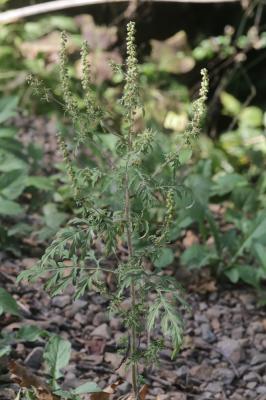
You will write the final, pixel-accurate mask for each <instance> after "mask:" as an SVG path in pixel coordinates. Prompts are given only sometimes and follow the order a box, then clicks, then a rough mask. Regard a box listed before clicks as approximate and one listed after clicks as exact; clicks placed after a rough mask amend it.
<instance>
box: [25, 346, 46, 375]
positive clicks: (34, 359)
mask: <svg viewBox="0 0 266 400" xmlns="http://www.w3.org/2000/svg"><path fill="white" fill-rule="evenodd" d="M42 356H43V348H42V347H35V348H34V349H33V350H32V351H31V352H30V354H29V355H28V356H27V357H26V359H25V365H26V366H27V367H30V368H33V369H36V370H38V369H39V368H40V367H41V365H42Z"/></svg>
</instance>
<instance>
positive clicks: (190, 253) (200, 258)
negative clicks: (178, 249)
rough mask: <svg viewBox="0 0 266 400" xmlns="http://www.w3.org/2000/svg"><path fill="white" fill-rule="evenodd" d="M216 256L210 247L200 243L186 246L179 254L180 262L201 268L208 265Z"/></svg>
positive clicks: (190, 266)
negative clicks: (180, 254)
mask: <svg viewBox="0 0 266 400" xmlns="http://www.w3.org/2000/svg"><path fill="white" fill-rule="evenodd" d="M215 258H216V255H215V253H214V252H213V250H212V249H210V248H208V247H205V246H202V245H200V244H193V245H192V246H190V247H188V248H187V249H186V250H185V251H184V253H183V254H182V256H181V262H182V264H184V265H187V266H188V267H189V268H201V267H205V266H206V265H209V264H210V263H211V262H212V261H213V260H214V259H215Z"/></svg>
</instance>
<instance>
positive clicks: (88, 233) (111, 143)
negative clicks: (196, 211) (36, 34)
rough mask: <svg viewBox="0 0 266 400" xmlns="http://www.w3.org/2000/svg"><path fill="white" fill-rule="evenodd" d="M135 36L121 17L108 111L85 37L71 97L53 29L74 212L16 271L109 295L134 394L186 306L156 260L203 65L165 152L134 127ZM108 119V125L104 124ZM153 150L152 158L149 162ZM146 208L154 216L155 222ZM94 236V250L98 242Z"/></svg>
mask: <svg viewBox="0 0 266 400" xmlns="http://www.w3.org/2000/svg"><path fill="white" fill-rule="evenodd" d="M134 36H135V25H134V23H133V22H130V23H129V24H128V27H127V62H126V69H125V71H124V70H123V68H122V66H120V65H114V64H112V67H113V69H114V71H115V72H117V71H119V73H120V74H122V75H123V79H124V82H125V86H124V92H123V96H122V98H121V99H120V100H119V102H118V106H117V108H116V110H117V111H118V112H119V115H118V116H116V115H114V114H113V113H112V111H110V110H108V111H106V110H104V109H103V107H102V105H99V104H98V103H97V100H96V97H95V94H94V91H93V85H92V84H91V81H90V66H89V64H88V62H87V57H88V46H87V44H86V43H84V45H83V47H82V51H81V60H82V73H83V75H82V81H81V83H82V88H83V90H84V102H83V104H81V105H80V103H79V102H78V101H77V98H76V97H75V95H74V94H73V93H72V91H71V89H70V88H71V85H70V77H69V73H68V68H67V57H66V44H67V38H66V35H65V34H64V33H63V34H62V45H61V52H60V81H61V88H62V92H63V98H64V101H65V110H66V112H67V113H68V115H69V118H70V119H71V120H72V123H73V126H74V128H75V129H74V131H75V142H74V145H73V144H72V148H71V147H70V146H69V145H67V144H66V141H65V137H64V136H63V135H62V133H60V134H59V135H58V142H59V147H60V149H61V152H62V155H63V158H64V162H65V165H66V171H67V174H68V176H69V179H70V181H71V185H72V192H73V196H74V198H75V201H76V204H77V214H78V215H77V217H76V218H74V219H72V220H71V221H70V222H69V224H68V226H67V227H66V228H64V229H62V230H60V231H59V232H58V234H57V235H56V238H55V239H54V241H53V242H52V243H51V245H50V246H49V247H48V248H47V249H46V251H45V253H44V255H43V257H42V259H41V260H40V262H39V264H38V265H37V267H35V268H34V269H32V270H28V271H24V272H22V273H21V274H20V276H19V279H23V278H24V279H33V278H36V277H39V276H41V275H43V274H48V278H47V281H46V284H45V286H46V289H48V290H49V291H50V292H51V294H52V295H56V294H58V293H61V292H62V291H63V290H64V289H65V288H66V287H67V286H68V285H73V286H74V287H75V289H76V293H75V298H78V297H80V296H82V295H84V293H85V292H86V291H87V290H89V289H94V290H97V291H99V292H100V293H101V294H103V295H105V296H107V297H108V298H109V300H110V305H109V310H110V312H111V313H116V314H118V315H119V316H121V317H122V319H123V321H124V325H125V327H126V328H127V331H128V335H127V337H126V338H125V341H124V342H125V343H124V344H125V353H124V356H125V357H124V358H125V360H126V363H127V365H128V366H129V367H130V368H131V371H132V386H133V395H134V397H135V399H136V400H138V399H139V398H140V397H139V385H140V375H139V373H138V364H139V363H140V362H142V361H144V362H148V363H149V362H154V361H156V359H157V358H158V353H159V351H160V350H161V349H162V347H163V340H161V339H159V338H158V335H159V334H160V331H159V327H160V330H161V333H162V334H163V335H164V336H169V337H170V338H171V340H172V346H173V357H174V356H175V355H176V354H177V352H178V350H179V348H180V346H181V344H182V335H183V321H182V317H181V315H180V313H179V312H177V307H178V304H179V305H180V306H181V307H186V306H187V304H186V302H185V300H184V297H183V294H182V288H181V286H180V284H179V283H178V282H177V281H176V280H175V278H173V277H169V276H163V275H161V274H160V273H159V271H160V268H161V267H162V266H163V265H165V262H166V263H169V262H171V261H173V257H172V256H171V254H170V255H169V251H168V244H169V241H170V237H169V232H170V230H171V228H172V225H173V223H174V219H175V215H176V212H177V207H178V204H179V205H180V199H181V200H182V199H183V197H185V198H186V197H189V195H188V194H189V190H188V189H187V188H185V187H184V186H183V185H182V182H181V179H180V178H179V176H178V173H177V172H178V168H179V166H180V164H181V162H184V161H185V160H186V159H187V158H189V155H190V153H191V149H192V147H193V143H194V140H195V139H196V138H197V137H198V135H199V131H200V126H201V122H202V117H203V115H204V112H205V102H206V98H207V91H208V77H207V71H206V70H202V84H201V89H200V95H199V98H198V100H196V101H195V102H194V103H193V104H192V109H191V113H192V117H191V120H190V122H189V123H188V125H187V128H186V129H185V131H184V132H183V135H182V138H181V141H180V144H179V146H178V147H177V148H175V149H174V150H172V151H167V152H166V153H164V151H163V148H164V147H161V136H160V135H157V133H156V132H154V131H153V129H152V127H149V126H148V127H146V128H142V127H141V128H138V126H139V125H138V121H139V120H140V119H141V120H142V119H143V114H144V112H143V111H144V110H143V104H142V100H141V87H140V84H139V73H138V63H137V55H136V45H135V42H134ZM30 83H31V84H32V85H33V87H34V88H35V90H36V91H37V93H38V95H39V96H40V95H41V96H42V94H43V93H47V92H46V89H45V88H44V87H43V85H42V83H41V82H39V81H38V80H37V79H36V78H31V80H30ZM110 118H112V119H113V121H114V123H113V124H110V123H109V124H108V121H109V120H110ZM80 146H86V147H87V148H88V150H93V151H94V153H93V154H94V155H95V156H92V160H91V166H90V167H85V168H82V166H81V167H80V166H79V165H77V163H75V162H74V158H75V155H76V154H77V152H78V149H79V148H80ZM154 154H156V155H157V154H158V155H159V157H158V159H157V161H156V165H155V167H154V168H151V166H153V165H154V162H152V163H150V160H152V158H153V156H154ZM181 158H182V160H181ZM154 215H155V216H158V215H160V216H161V217H160V221H159V222H158V219H157V218H154ZM99 244H101V246H100V248H102V249H103V250H99ZM165 260H166V261H165ZM66 261H67V262H68V266H67V269H66V265H65V263H66ZM110 263H111V266H110ZM106 272H108V273H112V274H113V276H114V281H115V282H116V290H115V291H111V292H110V291H109V290H108V288H107V286H106V284H105V273H106ZM150 295H152V297H153V300H152V304H151V303H150ZM128 298H129V299H130V308H129V309H128V310H126V311H125V310H124V309H123V307H120V305H121V303H122V302H123V301H124V300H126V299H128ZM144 327H145V330H144ZM145 335H146V338H147V340H146V343H147V345H146V348H145V349H142V348H140V346H139V341H140V338H141V336H145Z"/></svg>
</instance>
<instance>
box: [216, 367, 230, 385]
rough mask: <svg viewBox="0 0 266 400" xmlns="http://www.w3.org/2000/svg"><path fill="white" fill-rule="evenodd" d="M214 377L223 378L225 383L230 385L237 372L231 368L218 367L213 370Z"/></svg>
mask: <svg viewBox="0 0 266 400" xmlns="http://www.w3.org/2000/svg"><path fill="white" fill-rule="evenodd" d="M212 378H213V379H215V380H219V381H220V380H221V381H222V382H223V383H224V384H225V385H230V384H231V383H232V382H233V380H234V378H235V373H234V371H232V370H231V369H229V368H216V369H215V370H214V371H213V374H212Z"/></svg>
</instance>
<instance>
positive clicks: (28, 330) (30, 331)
mask: <svg viewBox="0 0 266 400" xmlns="http://www.w3.org/2000/svg"><path fill="white" fill-rule="evenodd" d="M44 333H46V332H45V331H44V330H43V329H40V328H38V326H34V325H26V326H22V328H20V329H19V331H18V332H17V334H16V340H22V341H26V342H35V341H36V340H37V339H38V338H40V336H42V335H43V334H44Z"/></svg>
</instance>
